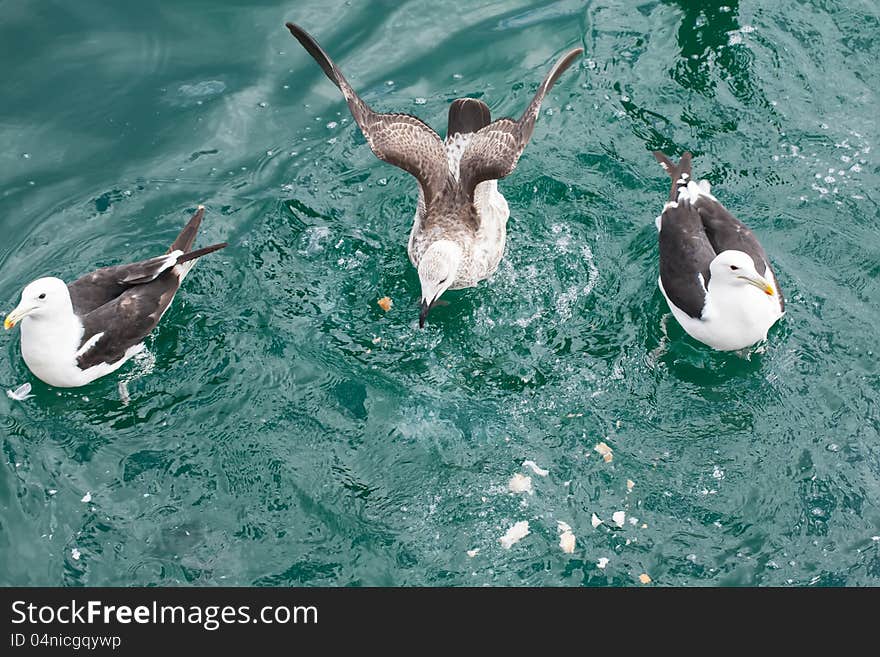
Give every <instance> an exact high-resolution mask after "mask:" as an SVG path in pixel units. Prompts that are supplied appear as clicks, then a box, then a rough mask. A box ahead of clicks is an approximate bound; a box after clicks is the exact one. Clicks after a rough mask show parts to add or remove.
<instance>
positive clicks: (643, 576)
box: [639, 573, 651, 584]
mask: <svg viewBox="0 0 880 657" xmlns="http://www.w3.org/2000/svg"><path fill="white" fill-rule="evenodd" d="M639 581H640V582H641V583H642V584H650V583H651V578H650V577H648V574H647V573H642V574H641V575H639Z"/></svg>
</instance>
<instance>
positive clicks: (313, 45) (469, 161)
mask: <svg viewBox="0 0 880 657" xmlns="http://www.w3.org/2000/svg"><path fill="white" fill-rule="evenodd" d="M287 29H289V30H290V33H291V34H292V35H293V36H295V37H296V38H297V40H298V41H299V42H300V43H301V44H302V46H303V47H304V48H305V49H306V51H308V53H309V54H310V55H311V56H312V57H313V58H314V59H315V61H317V62H318V64H319V65H320V66H321V68H322V69H323V70H324V73H326V74H327V77H329V78H330V79H331V80H332V81H333V82H334V84H336V86H337V87H339V89H340V90H341V91H342V95H343V96H345V100H346V101H347V102H348V107H349V109H350V110H351V114H352V116H353V117H354V120H355V121H356V122H357V124H358V126H359V127H360V129H361V132H363V134H364V137H365V138H366V140H367V143H368V144H369V145H370V148H371V149H373V152H374V153H375V154H376V156H377V157H378V158H379V159H381V160H385V161H386V162H388V163H389V164H393V165H394V166H396V167H400V168H401V169H403V170H404V171H406V172H408V173H410V174H412V175H413V176H414V177H415V178H416V180H417V181H418V188H419V200H418V206H417V208H416V215H415V220H414V222H413V227H412V232H411V233H410V236H409V246H408V252H409V259H410V261H411V262H412V263H413V265H414V266H415V267H416V269H418V272H419V281H420V282H421V286H422V296H421V312H420V313H419V326H424V324H425V318H426V317H427V315H428V312H429V311H430V310H431V308H432V307H433V306H434V305H436V303H437V301H438V299H439V298H440V295H442V294H443V293H444V292H445V291H446V290H458V289H461V288H465V287H473V286H475V285H476V284H477V283H479V282H480V281H481V280H484V279H486V278H488V277H489V276H491V275H492V274H493V273H494V272H495V270H496V269H497V268H498V263H499V262H501V257H502V256H503V255H504V244H505V241H506V239H507V218H508V217H509V216H510V210H509V209H508V207H507V201H506V200H505V199H504V197H503V196H502V195H501V192H499V191H498V183H497V181H498V179H499V178H504V177H505V176H507V175H509V174H510V173H511V172H512V171H513V170H514V168H516V163H517V161H518V160H519V157H520V155H521V154H522V152H523V149H524V148H525V147H526V144H527V143H528V142H529V139H530V138H531V136H532V132H533V131H534V129H535V121H536V120H537V118H538V111H539V110H540V109H541V102H542V101H543V100H544V97H545V96H546V95H547V93H548V92H549V91H550V89H551V88H552V87H553V84H554V83H555V82H556V80H557V79H558V78H559V76H560V75H562V73H563V72H564V71H565V69H567V68H568V67H569V66H571V64H572V63H573V62H574V60H575V59H577V58H578V57H579V56H580V55H581V54H583V52H584V51H583V48H575V49H574V50H572V51H570V52H569V53H567V54H566V55H565V56H563V57H562V58H560V59H559V61H557V62H556V65H555V66H553V68H552V69H551V70H550V73H549V74H548V75H547V77H546V78H545V79H544V82H543V83H541V86H540V87H539V88H538V92H537V93H536V94H535V97H534V98H533V99H532V102H531V103H530V104H529V106H528V108H526V111H525V112H524V113H523V115H522V116H521V117H520V118H519V120H516V121H515V120H513V119H499V120H497V121H492V120H491V117H490V115H489V108H488V106H487V105H486V104H485V103H484V102H482V101H480V100H476V99H473V98H459V99H458V100H456V101H454V102H453V103H452V106H451V107H450V108H449V123H448V127H447V130H446V141H445V142H444V141H442V140H441V139H440V137H439V135H438V134H437V133H436V132H434V130H432V129H431V128H430V127H429V126H428V125H426V124H425V123H423V122H422V121H421V120H419V119H417V118H416V117H414V116H410V115H409V114H379V113H377V112H374V111H373V110H372V109H370V108H369V107H368V106H367V104H366V103H365V102H364V101H363V100H362V99H361V97H360V96H358V95H357V93H356V92H355V91H354V89H352V88H351V85H349V84H348V82H347V81H346V79H345V77H344V76H343V75H342V72H341V71H340V70H339V68H338V67H337V66H336V64H334V63H333V61H332V60H331V59H330V57H329V56H328V55H327V53H326V52H324V50H323V49H322V48H321V46H320V45H318V42H317V41H315V40H314V39H313V38H312V37H311V36H310V35H309V34H308V33H307V32H306V31H305V30H303V29H302V28H301V27H299V26H298V25H295V24H293V23H287Z"/></svg>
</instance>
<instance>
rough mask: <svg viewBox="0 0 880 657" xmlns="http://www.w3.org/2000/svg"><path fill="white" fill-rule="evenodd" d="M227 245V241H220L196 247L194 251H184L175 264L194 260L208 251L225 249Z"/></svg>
mask: <svg viewBox="0 0 880 657" xmlns="http://www.w3.org/2000/svg"><path fill="white" fill-rule="evenodd" d="M227 246H229V243H228V242H220V243H219V244H212V245H211V246H206V247H203V248H201V249H196V250H195V251H190V252H189V253H185V254H183V255H182V256H180V257H179V258H178V259H177V264H178V265H179V264H181V263H184V262H189V261H190V260H195V259H196V258H201V257H202V256H206V255H208V254H209V253H214V251H219V250H220V249H225V248H226V247H227Z"/></svg>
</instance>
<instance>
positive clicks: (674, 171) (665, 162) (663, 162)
mask: <svg viewBox="0 0 880 657" xmlns="http://www.w3.org/2000/svg"><path fill="white" fill-rule="evenodd" d="M654 158H655V159H656V160H657V161H658V162H659V163H660V166H661V167H663V168H664V169H665V170H666V173H668V174H669V177H670V178H672V191H671V192H670V193H669V199H670V200H672V201H674V200H676V199H677V198H678V193H677V188H678V184H679V181H680V180H681V177H682V175H685V176H687V177H688V178H692V177H693V175H692V174H691V160H692V156H691V154H690V153H689V152H687V151H685V152H684V153H682V155H681V159H680V160H679V161H678V164H676V163H675V162H673V161H672V159H671V158H670V157H669V156H668V155H666V154H665V153H663V152H662V151H654Z"/></svg>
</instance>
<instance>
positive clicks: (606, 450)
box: [593, 442, 614, 463]
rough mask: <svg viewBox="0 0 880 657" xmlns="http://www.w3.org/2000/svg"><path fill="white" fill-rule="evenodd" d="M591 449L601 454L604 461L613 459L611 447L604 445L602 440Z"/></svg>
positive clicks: (608, 461)
mask: <svg viewBox="0 0 880 657" xmlns="http://www.w3.org/2000/svg"><path fill="white" fill-rule="evenodd" d="M593 449H594V450H596V451H597V452H599V454H601V455H602V458H603V459H604V460H605V463H611V461H612V460H613V459H614V452H612V451H611V448H610V447H609V446H608V445H606V444H605V443H604V442H602V443H599V444H598V445H596V446H595V447H594V448H593Z"/></svg>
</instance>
